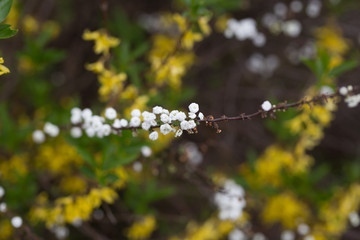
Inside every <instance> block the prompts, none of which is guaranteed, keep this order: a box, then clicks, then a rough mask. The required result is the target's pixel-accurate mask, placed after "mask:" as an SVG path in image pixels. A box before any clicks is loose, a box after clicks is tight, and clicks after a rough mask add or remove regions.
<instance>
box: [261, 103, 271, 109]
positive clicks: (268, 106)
mask: <svg viewBox="0 0 360 240" xmlns="http://www.w3.org/2000/svg"><path fill="white" fill-rule="evenodd" d="M271 106H272V105H271V102H269V101H265V102H263V104H261V108H262V109H263V110H264V111H269V110H270V109H271Z"/></svg>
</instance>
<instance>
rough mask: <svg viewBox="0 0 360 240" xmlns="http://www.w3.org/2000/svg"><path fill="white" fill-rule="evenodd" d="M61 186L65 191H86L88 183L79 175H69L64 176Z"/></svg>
mask: <svg viewBox="0 0 360 240" xmlns="http://www.w3.org/2000/svg"><path fill="white" fill-rule="evenodd" d="M60 188H61V190H62V191H64V192H65V193H70V194H72V193H84V192H85V191H86V188H87V185H86V181H85V180H84V179H83V178H81V177H79V176H67V177H64V178H62V180H61V182H60Z"/></svg>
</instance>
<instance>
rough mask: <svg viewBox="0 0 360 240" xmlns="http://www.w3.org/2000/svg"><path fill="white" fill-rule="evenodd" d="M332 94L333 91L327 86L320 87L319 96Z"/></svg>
mask: <svg viewBox="0 0 360 240" xmlns="http://www.w3.org/2000/svg"><path fill="white" fill-rule="evenodd" d="M332 93H334V90H333V89H332V88H331V87H329V86H322V87H321V88H320V94H332Z"/></svg>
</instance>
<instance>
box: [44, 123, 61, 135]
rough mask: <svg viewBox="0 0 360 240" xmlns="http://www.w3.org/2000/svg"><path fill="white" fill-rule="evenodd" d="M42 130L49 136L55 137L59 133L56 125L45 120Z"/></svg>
mask: <svg viewBox="0 0 360 240" xmlns="http://www.w3.org/2000/svg"><path fill="white" fill-rule="evenodd" d="M44 132H45V133H46V134H48V135H49V136H51V137H56V136H57V135H59V132H60V130H59V127H58V126H56V125H54V124H52V123H49V122H47V123H45V125H44Z"/></svg>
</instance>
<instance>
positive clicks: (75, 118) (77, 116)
mask: <svg viewBox="0 0 360 240" xmlns="http://www.w3.org/2000/svg"><path fill="white" fill-rule="evenodd" d="M81 114H82V112H81V109H80V108H73V109H71V118H70V121H71V123H72V124H79V123H81V121H82V117H81Z"/></svg>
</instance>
